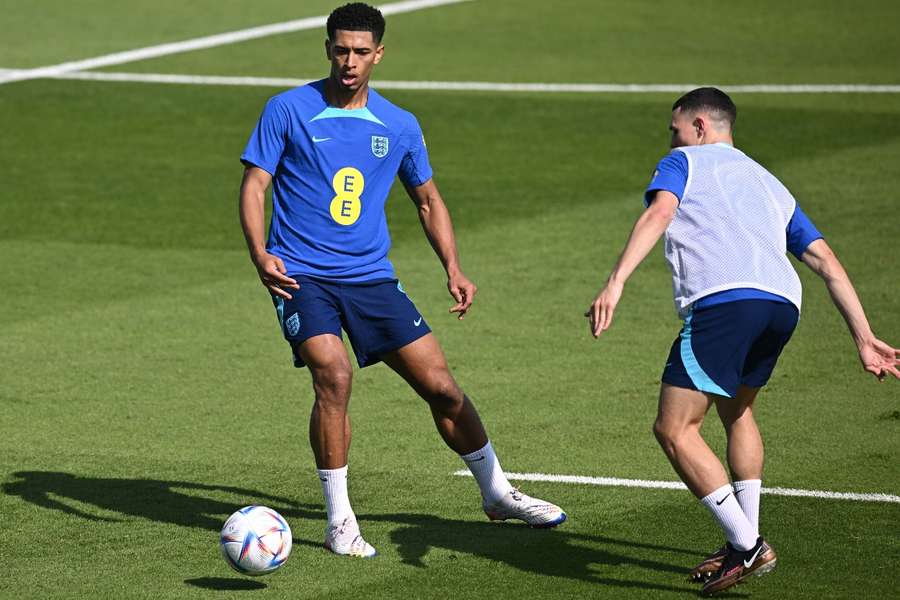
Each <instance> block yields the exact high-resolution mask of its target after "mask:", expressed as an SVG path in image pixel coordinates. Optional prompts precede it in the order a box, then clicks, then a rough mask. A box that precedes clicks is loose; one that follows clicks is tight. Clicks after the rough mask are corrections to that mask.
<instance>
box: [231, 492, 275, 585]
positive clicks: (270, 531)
mask: <svg viewBox="0 0 900 600" xmlns="http://www.w3.org/2000/svg"><path fill="white" fill-rule="evenodd" d="M291 541H292V538H291V528H290V527H288V524H287V522H286V521H285V520H284V518H283V517H282V516H281V515H279V514H278V513H277V512H275V511H274V510H272V509H271V508H267V507H265V506H246V507H244V508H242V509H241V510H239V511H237V512H236V513H234V514H233V515H231V516H230V517H228V520H227V521H225V525H224V526H223V527H222V534H221V536H220V537H219V548H220V549H221V550H222V556H224V557H225V562H227V563H228V565H229V566H230V567H231V568H232V569H234V570H235V571H237V572H238V573H241V574H243V575H254V576H255V575H265V574H266V573H271V572H272V571H274V570H275V569H277V568H278V567H280V566H281V565H283V564H284V561H286V560H287V558H288V555H290V553H291Z"/></svg>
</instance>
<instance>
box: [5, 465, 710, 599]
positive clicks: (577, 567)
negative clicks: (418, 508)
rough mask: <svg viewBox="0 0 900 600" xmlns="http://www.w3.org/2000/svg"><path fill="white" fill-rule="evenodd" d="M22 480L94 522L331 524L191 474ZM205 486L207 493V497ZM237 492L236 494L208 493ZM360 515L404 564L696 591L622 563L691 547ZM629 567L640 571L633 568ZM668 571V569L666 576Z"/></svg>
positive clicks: (643, 564)
mask: <svg viewBox="0 0 900 600" xmlns="http://www.w3.org/2000/svg"><path fill="white" fill-rule="evenodd" d="M13 475H14V477H15V478H16V479H15V480H13V481H9V482H6V483H4V484H3V485H2V487H0V489H2V491H3V493H5V494H7V495H10V496H18V497H20V498H22V499H23V500H25V501H26V502H30V503H32V504H34V505H36V506H40V507H43V508H47V509H50V510H58V511H60V512H63V513H66V514H70V515H75V516H78V517H81V518H83V519H88V520H91V521H107V522H119V521H122V520H123V519H120V518H115V517H108V516H103V515H102V514H96V513H92V511H91V507H95V508H96V509H98V511H106V512H113V513H118V514H121V515H128V516H134V517H140V518H144V519H149V520H152V521H156V522H159V523H170V524H173V525H180V526H183V527H197V528H202V529H206V530H209V531H215V532H218V531H219V529H220V528H221V526H222V522H223V521H224V518H225V517H226V516H227V515H229V514H231V513H232V512H234V511H235V510H237V509H238V508H240V507H241V506H245V505H247V504H252V503H258V504H265V505H266V506H270V507H271V508H273V509H275V510H277V511H278V512H279V513H281V514H282V515H283V516H285V517H287V518H288V519H307V520H313V521H318V522H324V520H325V512H324V510H322V506H321V505H316V504H297V503H296V502H294V501H292V500H290V499H289V498H283V497H279V496H273V495H271V494H266V493H263V492H260V491H258V490H251V489H247V488H240V487H234V486H227V485H211V484H203V483H195V482H190V481H165V480H156V479H108V478H97V477H79V476H76V475H72V474H69V473H61V472H52V471H19V472H17V473H14V474H13ZM204 493H206V495H204ZM213 493H215V494H223V493H225V494H233V495H234V496H236V497H237V498H239V500H238V501H236V502H227V501H223V500H217V499H215V498H211V497H209V495H210V494H213ZM359 518H360V521H381V522H387V523H394V524H396V525H397V527H395V528H394V529H393V530H392V531H391V533H390V537H391V541H392V542H393V543H394V544H395V545H396V546H397V550H398V552H399V554H400V556H401V559H402V561H403V563H405V564H408V565H412V566H415V567H418V568H425V567H426V566H427V565H426V563H425V560H424V559H425V556H426V555H427V554H428V552H429V551H430V550H431V549H432V548H441V549H445V550H450V551H452V552H459V553H461V554H470V555H472V556H478V557H481V558H485V559H487V560H491V561H498V562H502V563H506V564H507V565H509V566H511V567H513V568H515V569H519V570H521V571H526V572H531V573H537V574H540V575H550V576H554V577H565V578H569V579H577V580H583V581H589V582H592V583H596V584H602V585H606V586H610V587H618V588H638V589H645V590H657V591H676V592H686V591H694V590H695V589H696V588H694V587H688V584H686V583H685V585H684V586H683V587H675V586H671V585H663V584H657V583H653V582H650V581H646V580H644V581H636V580H633V579H630V578H628V576H626V575H625V574H624V573H622V568H623V567H626V568H628V567H637V568H640V569H644V570H647V571H653V572H656V573H664V574H666V575H667V576H671V577H672V581H677V580H682V578H683V577H684V576H685V565H673V564H669V563H668V562H665V561H664V560H660V559H655V558H652V557H653V555H654V554H656V555H657V556H659V555H671V554H672V553H676V554H686V555H690V556H691V559H690V561H688V562H693V560H694V559H695V558H696V557H697V555H696V553H695V552H693V551H690V550H685V549H681V548H670V547H666V546H658V545H653V544H646V543H641V542H634V541H629V540H619V539H615V538H609V537H602V536H591V535H585V534H579V533H570V532H567V531H565V530H564V529H563V530H550V531H539V530H534V529H529V528H527V527H524V526H519V525H513V524H509V525H499V524H495V523H487V522H476V521H462V520H457V519H443V518H440V517H435V516H432V515H426V514H410V513H398V514H377V515H360V517H359ZM294 544H297V545H304V546H311V547H315V548H321V543H320V542H314V541H311V540H304V539H297V538H294ZM628 573H629V574H630V573H633V571H632V570H631V569H628ZM667 578H668V577H667ZM243 581H244V580H242V579H223V578H197V579H187V580H185V583H186V584H189V585H192V586H194V587H200V588H207V589H214V590H254V589H262V588H264V587H265V586H262V587H260V586H258V585H255V584H247V583H242V582H243Z"/></svg>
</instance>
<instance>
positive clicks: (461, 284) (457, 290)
mask: <svg viewBox="0 0 900 600" xmlns="http://www.w3.org/2000/svg"><path fill="white" fill-rule="evenodd" d="M447 289H448V290H450V295H451V296H453V299H454V300H456V305H455V306H453V307H451V308H450V312H451V313H457V318H458V319H460V320H462V318H463V317H465V316H466V312H467V311H468V310H469V307H471V306H472V301H473V300H474V299H475V292H477V291H478V288H477V287H475V284H474V283H472V282H471V281H469V278H468V277H466V276H465V275H463V274H462V272H461V271H457V272H455V273H453V274H452V275H450V277H449V278H448V279H447Z"/></svg>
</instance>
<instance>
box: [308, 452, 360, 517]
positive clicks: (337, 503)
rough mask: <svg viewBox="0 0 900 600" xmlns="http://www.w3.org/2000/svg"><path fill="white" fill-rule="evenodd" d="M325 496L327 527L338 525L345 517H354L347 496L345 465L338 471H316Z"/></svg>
mask: <svg viewBox="0 0 900 600" xmlns="http://www.w3.org/2000/svg"><path fill="white" fill-rule="evenodd" d="M316 473H318V474H319V480H320V481H321V482H322V492H323V493H324V494H325V512H326V514H327V515H328V524H329V525H340V524H341V523H343V522H344V519H346V518H347V517H354V516H355V515H354V514H353V509H352V508H350V497H349V496H348V495H347V465H344V466H343V467H341V468H340V469H316Z"/></svg>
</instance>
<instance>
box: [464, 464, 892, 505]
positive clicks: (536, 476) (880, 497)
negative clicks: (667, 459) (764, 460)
mask: <svg viewBox="0 0 900 600" xmlns="http://www.w3.org/2000/svg"><path fill="white" fill-rule="evenodd" d="M453 475H458V476H460V477H467V476H468V477H471V476H472V473H470V472H469V471H468V470H465V469H461V470H459V471H454V472H453ZM506 476H507V477H508V478H509V479H515V480H519V481H551V482H554V483H575V484H581V485H601V486H609V487H631V488H650V489H658V490H686V489H687V487H686V486H685V485H684V484H683V483H681V482H680V481H653V480H648V479H619V478H617V477H585V476H581V475H548V474H545V473H507V474H506ZM762 493H763V494H769V495H771V496H798V497H802V498H825V499H828V500H854V501H856V502H887V503H891V504H900V496H895V495H894V494H877V493H876V494H858V493H853V492H828V491H821V490H798V489H793V488H780V487H774V488H765V487H764V488H762Z"/></svg>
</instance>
